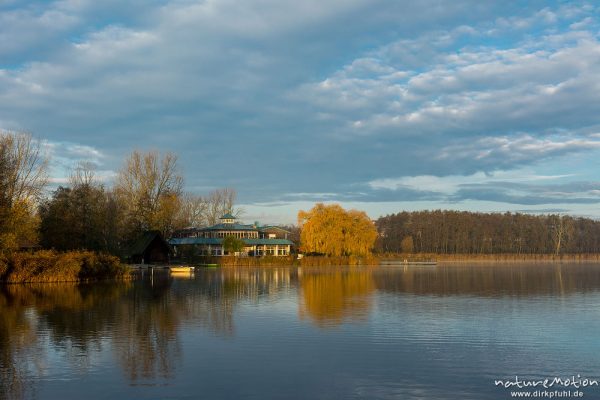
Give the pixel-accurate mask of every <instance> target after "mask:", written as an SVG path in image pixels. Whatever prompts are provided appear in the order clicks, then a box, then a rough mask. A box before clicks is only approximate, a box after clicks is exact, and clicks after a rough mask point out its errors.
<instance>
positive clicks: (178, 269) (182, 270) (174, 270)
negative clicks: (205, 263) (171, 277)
mask: <svg viewBox="0 0 600 400" xmlns="http://www.w3.org/2000/svg"><path fill="white" fill-rule="evenodd" d="M168 268H169V271H171V273H176V274H181V273H188V274H189V273H192V272H194V267H188V266H185V265H181V266H176V267H168Z"/></svg>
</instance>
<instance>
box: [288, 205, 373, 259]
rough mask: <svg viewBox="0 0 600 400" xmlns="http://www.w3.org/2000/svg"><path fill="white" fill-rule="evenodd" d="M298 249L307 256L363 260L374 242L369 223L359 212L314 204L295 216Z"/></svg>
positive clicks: (364, 214) (371, 223)
mask: <svg viewBox="0 0 600 400" xmlns="http://www.w3.org/2000/svg"><path fill="white" fill-rule="evenodd" d="M298 225H299V226H300V227H301V229H302V231H301V234H300V247H301V249H302V251H304V252H307V253H320V254H325V255H329V256H351V255H353V256H366V255H368V254H370V253H371V250H372V248H373V246H374V244H375V239H376V238H377V230H376V229H375V226H374V224H373V222H371V220H370V219H369V217H368V216H367V214H366V213H365V212H363V211H357V210H349V211H346V210H344V209H343V208H342V207H341V206H339V205H337V204H333V205H325V204H322V203H318V204H316V205H315V206H314V207H313V208H312V209H311V210H310V211H302V210H301V211H300V212H299V213H298Z"/></svg>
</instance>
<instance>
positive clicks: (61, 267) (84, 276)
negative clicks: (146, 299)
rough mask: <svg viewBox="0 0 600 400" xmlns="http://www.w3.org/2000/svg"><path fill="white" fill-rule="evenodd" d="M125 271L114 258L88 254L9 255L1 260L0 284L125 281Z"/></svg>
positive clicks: (38, 253) (50, 251)
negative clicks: (101, 280) (115, 279)
mask: <svg viewBox="0 0 600 400" xmlns="http://www.w3.org/2000/svg"><path fill="white" fill-rule="evenodd" d="M126 276H128V274H127V269H126V268H125V267H124V266H122V265H121V264H120V262H119V259H118V258H117V257H113V256H109V255H105V254H96V253H93V252H89V251H84V252H79V251H72V252H67V253H58V252H56V251H52V250H44V251H38V252H36V253H12V254H9V255H7V256H6V257H5V258H4V259H0V281H3V282H8V283H19V282H78V281H87V280H99V279H114V278H124V277H126Z"/></svg>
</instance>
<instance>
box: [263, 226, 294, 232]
mask: <svg viewBox="0 0 600 400" xmlns="http://www.w3.org/2000/svg"><path fill="white" fill-rule="evenodd" d="M271 229H275V230H278V231H283V232H287V233H290V231H288V230H287V229H283V228H282V227H280V226H275V225H266V226H261V227H260V228H258V230H259V231H268V230H271Z"/></svg>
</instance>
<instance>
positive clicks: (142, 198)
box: [115, 151, 183, 237]
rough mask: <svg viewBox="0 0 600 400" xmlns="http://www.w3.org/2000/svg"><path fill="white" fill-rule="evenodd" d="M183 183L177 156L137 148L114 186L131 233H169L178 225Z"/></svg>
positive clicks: (126, 162) (120, 172) (132, 234)
mask: <svg viewBox="0 0 600 400" xmlns="http://www.w3.org/2000/svg"><path fill="white" fill-rule="evenodd" d="M182 186H183V177H182V176H181V175H180V173H179V168H178V166H177V156H175V155H174V154H172V153H167V154H165V155H163V156H162V157H161V156H160V154H159V153H158V152H148V153H142V152H139V151H134V152H133V153H132V154H131V155H130V156H129V158H128V159H127V160H126V161H125V164H124V166H123V167H122V169H121V170H120V171H119V175H118V177H117V182H116V185H115V193H116V195H117V196H118V199H119V203H120V204H121V206H122V207H123V208H124V211H125V218H126V225H127V227H128V231H129V233H130V236H132V237H134V236H136V235H138V234H139V233H141V232H143V231H145V230H159V231H161V232H162V234H163V235H164V236H169V234H170V233H171V232H172V231H173V230H174V229H176V228H177V227H176V226H175V225H176V217H177V214H178V212H179V207H180V204H181V194H182Z"/></svg>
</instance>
